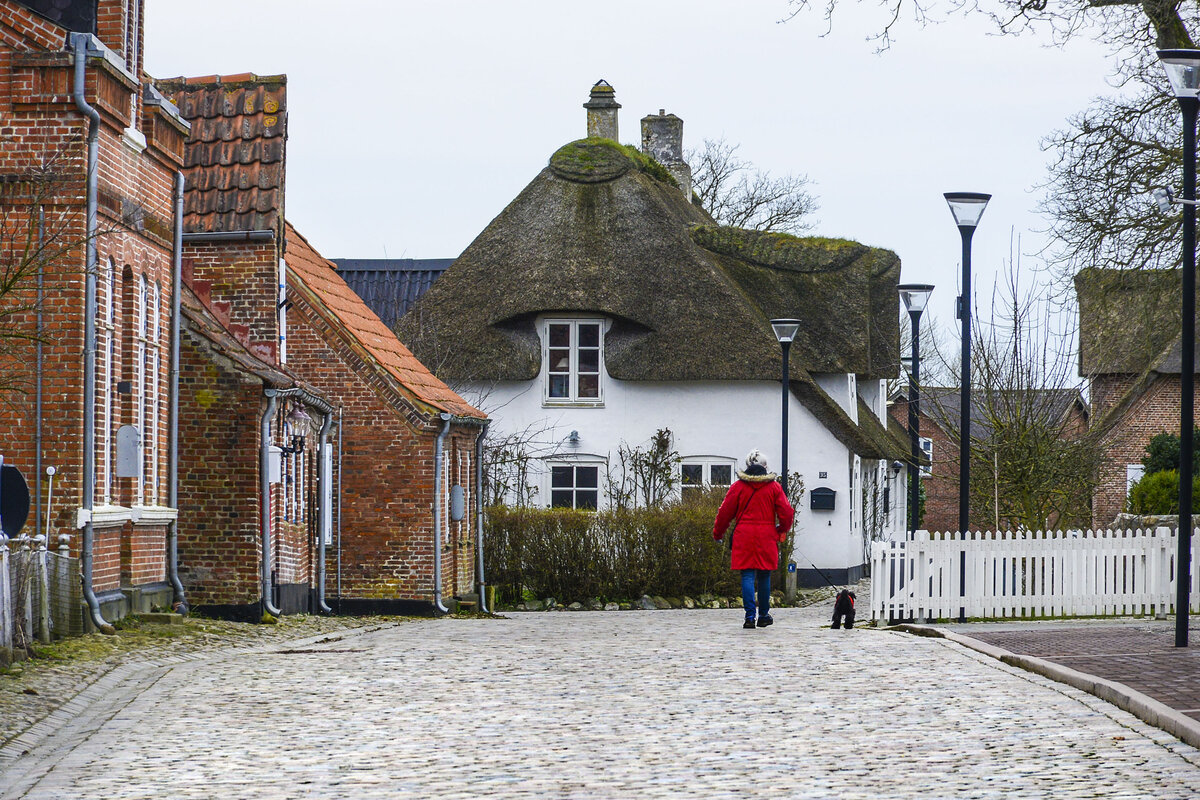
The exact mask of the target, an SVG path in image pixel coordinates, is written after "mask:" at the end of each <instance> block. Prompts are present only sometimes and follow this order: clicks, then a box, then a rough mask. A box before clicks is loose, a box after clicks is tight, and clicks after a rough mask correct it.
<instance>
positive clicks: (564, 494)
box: [550, 489, 575, 508]
mask: <svg viewBox="0 0 1200 800" xmlns="http://www.w3.org/2000/svg"><path fill="white" fill-rule="evenodd" d="M574 494H575V493H574V492H572V491H571V490H570V489H562V490H556V491H553V492H551V493H550V505H551V506H552V507H554V508H571V507H572V506H571V498H572V497H573V496H574Z"/></svg>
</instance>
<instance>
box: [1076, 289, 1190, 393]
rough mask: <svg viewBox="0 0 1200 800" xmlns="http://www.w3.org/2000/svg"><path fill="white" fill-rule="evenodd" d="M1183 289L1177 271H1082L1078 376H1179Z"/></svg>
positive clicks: (1079, 291) (1077, 294) (1079, 290)
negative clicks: (1161, 374)
mask: <svg viewBox="0 0 1200 800" xmlns="http://www.w3.org/2000/svg"><path fill="white" fill-rule="evenodd" d="M1182 288H1183V283H1182V272H1181V271H1180V270H1177V269H1145V270H1141V269H1139V270H1117V269H1099V268H1089V269H1084V270H1081V271H1080V272H1079V274H1078V275H1076V276H1075V294H1076V297H1077V298H1078V300H1079V372H1080V374H1081V375H1085V376H1089V377H1091V376H1095V375H1105V374H1129V375H1140V374H1142V373H1143V372H1145V371H1146V370H1153V371H1155V372H1161V373H1166V374H1178V373H1179V368H1180V364H1181V363H1182V359H1181V358H1180V336H1179V333H1180V320H1181V315H1180V306H1181V298H1182Z"/></svg>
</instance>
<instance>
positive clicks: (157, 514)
mask: <svg viewBox="0 0 1200 800" xmlns="http://www.w3.org/2000/svg"><path fill="white" fill-rule="evenodd" d="M131 510H132V511H133V514H134V516H133V521H134V522H135V523H136V524H138V525H165V524H166V523H168V522H174V521H175V520H176V519H177V518H178V517H179V509H176V508H169V507H167V506H134V507H133V508H132V509H131Z"/></svg>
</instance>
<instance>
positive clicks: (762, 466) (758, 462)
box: [745, 447, 767, 475]
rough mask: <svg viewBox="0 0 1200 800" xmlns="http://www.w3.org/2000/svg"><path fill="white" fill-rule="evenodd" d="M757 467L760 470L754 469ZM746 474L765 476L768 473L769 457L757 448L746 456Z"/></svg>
mask: <svg viewBox="0 0 1200 800" xmlns="http://www.w3.org/2000/svg"><path fill="white" fill-rule="evenodd" d="M755 467H757V468H758V469H754V468H755ZM752 470H753V471H752ZM759 470H761V472H760V471H759ZM745 472H746V473H747V474H750V475H765V474H766V473H767V457H766V456H764V455H763V454H762V451H761V450H759V449H758V448H757V447H756V448H754V449H753V450H751V451H750V452H749V453H747V454H746V469H745Z"/></svg>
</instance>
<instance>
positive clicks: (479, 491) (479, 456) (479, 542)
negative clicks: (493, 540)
mask: <svg viewBox="0 0 1200 800" xmlns="http://www.w3.org/2000/svg"><path fill="white" fill-rule="evenodd" d="M489 424H490V420H489V421H488V422H485V423H483V427H482V428H480V429H479V436H478V438H476V439H475V558H476V560H477V561H478V580H477V583H478V584H479V588H478V589H477V591H478V592H479V610H480V611H482V612H483V613H485V614H490V613H491V609H490V608H488V607H487V582H486V581H485V580H484V577H483V443H484V439H486V438H487V432H488V425H489Z"/></svg>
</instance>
